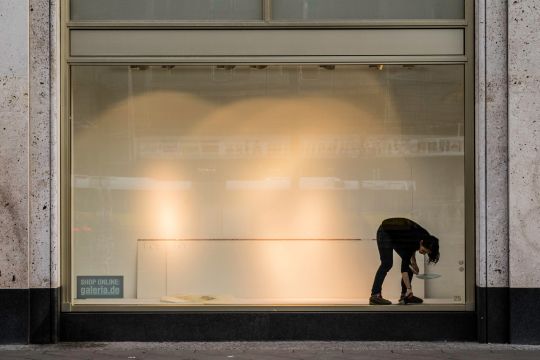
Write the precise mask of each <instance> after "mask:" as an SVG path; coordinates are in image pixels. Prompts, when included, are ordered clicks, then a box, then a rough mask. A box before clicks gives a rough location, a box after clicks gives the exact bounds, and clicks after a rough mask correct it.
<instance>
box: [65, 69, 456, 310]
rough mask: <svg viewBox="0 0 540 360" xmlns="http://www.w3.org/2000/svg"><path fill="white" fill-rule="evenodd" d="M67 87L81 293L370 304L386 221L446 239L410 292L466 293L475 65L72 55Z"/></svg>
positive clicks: (395, 283)
mask: <svg viewBox="0 0 540 360" xmlns="http://www.w3.org/2000/svg"><path fill="white" fill-rule="evenodd" d="M71 91H72V101H71V103H72V107H71V116H72V120H71V132H72V133H71V162H72V164H71V168H72V177H71V183H72V188H71V202H72V203H71V223H72V228H71V251H72V269H71V277H72V299H73V302H74V303H76V304H103V303H112V304H155V305H159V304H178V305H201V304H203V305H241V306H242V305H276V306H279V305H362V304H367V301H368V298H369V296H370V291H371V286H372V283H373V278H374V275H375V272H376V270H377V268H378V266H379V264H380V260H379V253H378V250H377V242H376V241H375V238H376V233H377V228H378V227H379V225H380V224H381V222H382V221H383V220H384V219H386V218H392V217H403V218H409V219H412V220H414V221H416V222H417V223H419V224H421V225H422V226H423V227H424V228H426V229H427V230H428V231H429V232H430V233H431V234H433V235H435V236H437V237H438V238H439V240H440V253H441V257H440V261H439V263H438V264H436V265H433V264H430V265H428V264H427V262H425V261H424V259H423V258H422V256H420V255H417V259H418V263H419V266H420V272H422V273H428V274H434V273H435V274H437V275H440V277H439V278H436V279H431V280H420V279H416V278H415V279H413V288H414V292H415V294H417V295H418V296H421V297H423V298H425V302H426V303H428V304H433V303H438V304H463V303H464V302H465V230H464V229H465V225H464V222H465V205H464V191H465V180H464V179H465V176H464V135H465V134H464V107H465V105H464V66H463V65H371V66H370V65H292V64H291V65H268V66H267V65H200V66H188V65H151V66H147V65H132V66H124V65H116V66H113V65H107V66H105V65H94V66H85V65H74V66H72V67H71ZM400 278H401V277H400V259H399V258H398V257H397V255H395V256H394V266H393V268H392V270H391V271H390V273H389V274H388V276H387V278H386V280H385V282H384V287H383V291H384V294H385V296H386V297H388V298H391V299H397V298H398V297H399V294H400V289H401V287H400Z"/></svg>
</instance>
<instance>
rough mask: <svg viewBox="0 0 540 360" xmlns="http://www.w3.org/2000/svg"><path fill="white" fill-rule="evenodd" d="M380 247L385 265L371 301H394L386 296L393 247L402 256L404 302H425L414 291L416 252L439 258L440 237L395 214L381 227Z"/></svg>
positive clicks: (378, 245) (402, 293)
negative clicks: (383, 286)
mask: <svg viewBox="0 0 540 360" xmlns="http://www.w3.org/2000/svg"><path fill="white" fill-rule="evenodd" d="M377 248H378V249H379V256H380V258H381V265H380V266H379V269H378V270H377V273H376V274H375V279H374V280H373V287H372V289H371V297H370V298H369V304H370V305H391V304H392V302H391V301H389V300H386V299H385V298H383V296H382V284H383V282H384V278H385V277H386V274H387V273H388V271H390V269H391V268H392V261H393V250H395V251H396V253H397V254H398V255H399V256H400V257H401V297H400V299H399V303H400V304H421V303H422V302H423V300H422V299H420V298H418V297H416V296H414V295H413V292H412V286H411V282H412V278H413V273H414V274H418V271H419V269H418V265H417V264H416V258H415V255H416V252H417V251H418V252H419V253H420V254H422V255H424V254H427V256H428V257H429V262H430V263H434V264H435V263H437V262H438V261H439V256H440V255H439V239H437V238H436V237H435V236H433V235H430V234H429V232H428V231H427V230H426V229H424V228H423V227H421V226H420V225H418V224H417V223H415V222H414V221H412V220H409V219H405V218H391V219H386V220H384V221H383V222H382V224H381V225H380V226H379V229H378V230H377Z"/></svg>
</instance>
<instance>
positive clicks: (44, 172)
mask: <svg viewBox="0 0 540 360" xmlns="http://www.w3.org/2000/svg"><path fill="white" fill-rule="evenodd" d="M56 7H57V4H56V1H54V2H51V1H50V0H30V1H24V0H0V44H1V52H0V99H1V100H0V134H1V141H0V167H1V168H2V171H1V172H0V201H1V206H0V248H1V249H2V251H1V252H0V289H1V288H9V289H27V288H48V287H51V286H57V285H58V281H57V280H56V278H57V276H56V273H54V272H53V274H55V275H54V277H53V279H54V281H53V282H52V283H51V271H52V270H55V268H56V266H57V264H58V262H57V260H56V259H57V255H56V251H55V249H56V244H57V242H58V237H56V238H54V239H55V240H54V241H53V242H51V230H52V229H55V225H54V221H55V220H56V218H52V219H51V206H52V205H55V204H52V203H51V175H53V174H52V173H51V158H52V157H51V125H53V124H55V123H57V115H58V111H57V108H58V106H57V105H56V101H55V102H52V101H51V88H53V90H54V88H56V87H58V84H57V80H56V78H57V74H58V72H57V70H56V67H55V68H53V69H51V67H50V63H51V45H50V44H51V36H50V30H51V24H56V22H55V21H52V22H51V20H50V19H51V15H52V17H53V19H55V18H56V17H57V11H56ZM51 9H52V11H51ZM53 29H56V25H55V26H54V28H53ZM52 39H53V42H52V43H53V44H54V46H56V44H57V37H56V36H54V37H52ZM53 49H54V51H55V52H56V51H57V49H56V48H53ZM55 56H56V55H55ZM54 59H55V60H56V61H57V60H58V57H57V56H56V57H55V58H54ZM51 74H52V76H53V82H51ZM51 85H53V86H51ZM54 91H57V90H54ZM53 129H54V128H53ZM53 145H54V146H55V145H56V144H53ZM53 160H54V157H53ZM54 176H55V177H56V176H57V175H56V174H55V175H54ZM51 220H53V222H51ZM51 224H52V225H53V226H51ZM51 254H53V258H51ZM52 259H55V260H54V262H53V261H52Z"/></svg>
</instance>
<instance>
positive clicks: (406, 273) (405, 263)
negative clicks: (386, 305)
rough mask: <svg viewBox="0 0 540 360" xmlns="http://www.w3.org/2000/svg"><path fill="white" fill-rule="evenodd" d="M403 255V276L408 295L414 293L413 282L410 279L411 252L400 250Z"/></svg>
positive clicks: (400, 254) (401, 255)
mask: <svg viewBox="0 0 540 360" xmlns="http://www.w3.org/2000/svg"><path fill="white" fill-rule="evenodd" d="M398 254H399V256H400V257H401V278H402V279H403V283H404V284H405V287H406V288H407V293H406V296H407V295H409V294H411V293H412V288H411V282H410V280H409V271H410V268H409V265H411V258H412V256H411V253H410V252H398Z"/></svg>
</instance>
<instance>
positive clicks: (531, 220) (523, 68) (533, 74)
mask: <svg viewBox="0 0 540 360" xmlns="http://www.w3.org/2000/svg"><path fill="white" fill-rule="evenodd" d="M508 45H509V46H508V84H509V97H508V102H509V103H508V111H509V116H508V124H509V219H510V252H509V253H510V285H511V287H513V288H540V238H539V234H540V150H539V149H540V0H512V1H511V2H510V3H509V10H508Z"/></svg>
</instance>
